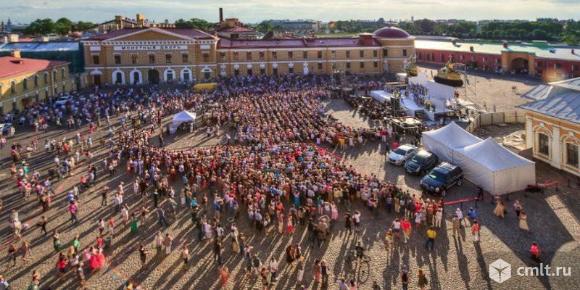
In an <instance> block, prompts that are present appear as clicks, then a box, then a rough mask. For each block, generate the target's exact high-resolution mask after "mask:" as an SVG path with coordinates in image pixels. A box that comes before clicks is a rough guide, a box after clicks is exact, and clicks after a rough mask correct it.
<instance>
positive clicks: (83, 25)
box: [72, 21, 95, 31]
mask: <svg viewBox="0 0 580 290" xmlns="http://www.w3.org/2000/svg"><path fill="white" fill-rule="evenodd" d="M93 27H95V24H94V23H92V22H84V21H79V22H77V23H75V24H73V27H72V30H74V31H86V30H89V29H91V28H93Z"/></svg>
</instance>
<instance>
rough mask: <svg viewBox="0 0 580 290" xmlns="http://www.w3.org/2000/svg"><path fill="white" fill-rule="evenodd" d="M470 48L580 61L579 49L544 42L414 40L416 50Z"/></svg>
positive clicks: (491, 52) (466, 50) (463, 49)
mask: <svg viewBox="0 0 580 290" xmlns="http://www.w3.org/2000/svg"><path fill="white" fill-rule="evenodd" d="M470 47H473V51H474V52H476V53H486V54H496V55H500V54H501V52H502V51H512V52H526V53H533V54H535V55H536V57H539V58H548V59H561V60H571V61H580V47H575V48H572V47H556V46H553V45H550V44H548V43H546V42H531V43H521V44H519V43H518V44H514V43H508V47H507V48H504V47H503V44H502V43H491V42H475V41H473V42H460V41H457V42H455V44H454V43H453V42H451V41H438V40H421V39H417V40H415V48H417V49H433V50H446V51H457V52H469V51H470ZM572 49H574V50H575V53H572Z"/></svg>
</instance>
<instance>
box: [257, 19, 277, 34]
mask: <svg viewBox="0 0 580 290" xmlns="http://www.w3.org/2000/svg"><path fill="white" fill-rule="evenodd" d="M273 29H274V26H272V22H270V21H262V22H260V24H258V25H256V30H257V31H259V32H262V33H266V32H268V31H272V30H273Z"/></svg>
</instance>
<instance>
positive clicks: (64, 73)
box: [60, 68, 66, 80]
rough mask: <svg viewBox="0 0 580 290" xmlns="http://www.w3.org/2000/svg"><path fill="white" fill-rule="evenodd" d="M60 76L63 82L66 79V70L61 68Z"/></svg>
mask: <svg viewBox="0 0 580 290" xmlns="http://www.w3.org/2000/svg"><path fill="white" fill-rule="evenodd" d="M60 74H61V76H62V79H63V80H64V79H65V78H66V69H64V68H62V70H61V71H60Z"/></svg>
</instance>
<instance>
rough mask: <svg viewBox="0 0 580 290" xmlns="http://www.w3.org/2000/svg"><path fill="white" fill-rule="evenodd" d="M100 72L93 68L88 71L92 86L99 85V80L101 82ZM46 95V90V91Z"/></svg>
mask: <svg viewBox="0 0 580 290" xmlns="http://www.w3.org/2000/svg"><path fill="white" fill-rule="evenodd" d="M102 74H103V73H102V72H101V71H99V70H93V71H91V72H90V75H91V79H92V83H93V85H94V86H97V87H99V86H101V82H102V79H101V75H102ZM46 96H47V97H48V92H47V93H46Z"/></svg>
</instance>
